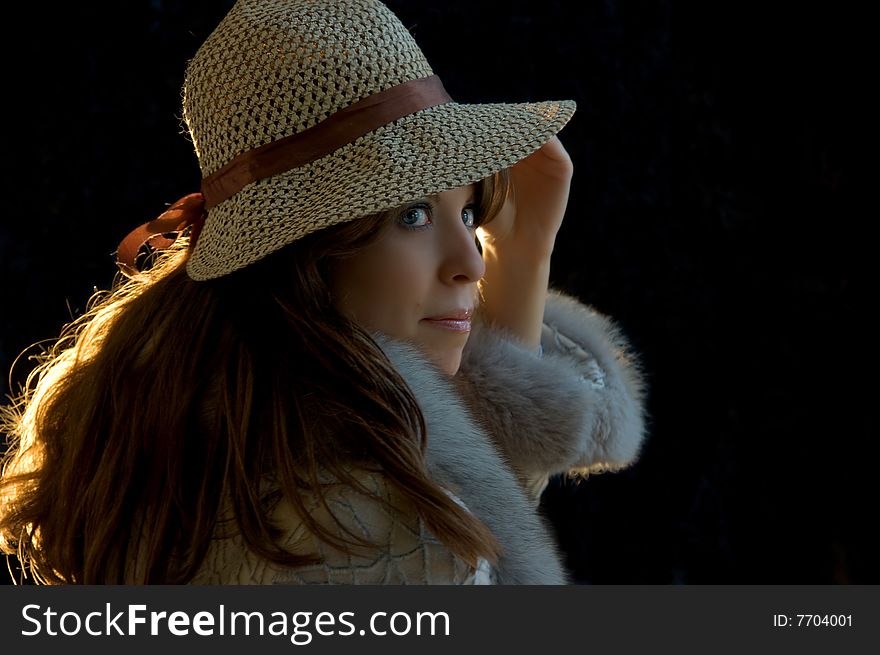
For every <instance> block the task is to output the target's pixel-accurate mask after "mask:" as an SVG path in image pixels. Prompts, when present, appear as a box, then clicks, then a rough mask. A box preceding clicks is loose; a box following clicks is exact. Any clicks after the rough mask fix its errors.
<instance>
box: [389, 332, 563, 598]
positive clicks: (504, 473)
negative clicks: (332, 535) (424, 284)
mask: <svg viewBox="0 0 880 655" xmlns="http://www.w3.org/2000/svg"><path fill="white" fill-rule="evenodd" d="M376 341H377V343H378V344H379V346H380V347H381V348H382V349H383V350H384V352H385V354H386V355H387V356H388V358H389V359H390V360H391V362H392V363H393V364H394V366H395V368H396V369H397V370H398V372H399V373H400V374H401V376H402V377H403V379H404V380H405V381H406V383H407V385H408V386H409V387H410V389H411V390H412V392H413V395H414V396H415V398H416V400H417V401H418V403H419V406H420V408H421V410H422V413H423V414H424V417H425V422H426V424H427V429H428V449H427V459H428V466H429V468H430V470H431V473H432V474H433V475H434V477H435V479H436V480H437V481H438V482H439V483H440V484H442V485H444V486H446V487H447V488H449V489H450V490H451V491H452V492H453V493H455V494H456V495H458V496H459V498H461V500H462V501H463V502H464V504H465V505H466V506H467V508H468V509H469V510H470V511H471V512H473V513H474V514H475V515H476V516H477V517H478V518H479V519H480V520H481V521H483V523H485V524H486V526H487V527H488V528H489V529H490V530H491V531H492V533H493V534H494V535H495V537H496V538H497V539H498V541H499V543H500V544H501V546H502V548H503V549H504V553H503V554H502V556H501V559H500V561H499V563H498V566H497V568H496V571H495V573H496V580H497V582H498V583H499V584H564V583H565V582H566V577H565V574H564V572H563V568H562V565H561V563H560V558H559V554H558V552H557V549H556V545H555V542H554V540H553V538H552V537H551V532H550V530H549V529H548V528H547V526H546V525H545V524H544V522H543V520H542V519H541V517H540V516H539V515H538V514H537V512H536V511H535V509H534V508H533V507H532V506H531V504H530V503H529V501H528V499H527V498H526V495H525V493H524V492H523V490H522V488H521V487H520V485H519V484H518V482H517V480H516V478H515V477H514V474H513V472H512V471H511V469H510V467H509V466H508V465H507V464H506V463H505V462H504V460H503V459H502V458H501V456H500V454H499V453H498V451H497V450H496V449H495V447H494V446H493V445H492V442H491V440H490V439H489V437H488V436H487V435H486V433H485V432H484V431H483V430H482V429H480V427H479V426H478V425H477V424H476V423H475V422H474V421H473V420H472V419H471V417H470V415H469V413H468V411H467V410H466V408H465V406H464V404H463V403H462V402H461V400H460V398H459V396H458V388H457V387H456V386H455V385H454V384H453V382H452V380H451V379H450V378H449V377H448V376H447V375H445V374H443V373H442V372H441V371H439V370H438V369H437V368H436V367H435V366H434V365H433V364H431V363H430V362H429V361H428V360H427V359H426V358H425V357H424V355H422V354H421V353H420V352H418V351H417V350H416V349H414V348H413V347H411V346H409V345H406V344H403V343H400V342H395V341H392V340H390V339H387V338H385V337H382V336H381V335H376Z"/></svg>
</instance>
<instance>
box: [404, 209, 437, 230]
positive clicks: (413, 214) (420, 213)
mask: <svg viewBox="0 0 880 655" xmlns="http://www.w3.org/2000/svg"><path fill="white" fill-rule="evenodd" d="M399 220H400V222H401V223H402V224H403V225H404V226H405V227H426V226H427V225H429V224H430V223H431V216H430V214H429V212H428V208H427V207H425V206H424V205H413V206H412V207H410V208H408V209H406V210H404V212H403V213H402V214H401V215H400V219H399Z"/></svg>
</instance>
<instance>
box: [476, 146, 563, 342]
mask: <svg viewBox="0 0 880 655" xmlns="http://www.w3.org/2000/svg"><path fill="white" fill-rule="evenodd" d="M573 170H574V168H573V165H572V163H571V158H570V157H569V156H568V153H567V152H566V151H565V148H563V147H562V143H561V142H560V141H559V139H558V138H556V137H553V138H552V139H550V141H548V142H547V143H545V144H544V146H543V147H542V148H541V149H540V150H538V151H537V152H535V153H533V154H531V155H530V156H528V157H526V158H525V159H523V160H522V161H520V162H518V163H517V164H515V165H514V166H513V167H511V169H510V175H511V182H512V189H511V193H510V195H509V196H508V198H507V201H506V202H505V203H504V207H503V208H502V209H501V212H499V214H498V216H496V217H495V218H494V219H493V220H492V221H491V222H490V223H489V224H488V225H486V226H485V227H481V228H480V232H481V234H480V238H481V241H482V244H483V259H484V261H485V262H486V274H485V275H484V276H483V280H482V281H481V283H480V291H481V293H482V297H483V304H482V314H483V316H484V318H485V320H486V321H487V322H488V323H490V324H492V325H494V326H495V327H498V328H501V329H503V330H505V331H506V332H508V333H509V334H510V335H512V336H513V337H515V338H517V339H518V340H520V341H521V342H522V343H523V345H524V346H526V347H528V348H530V349H534V350H537V349H538V346H539V344H540V343H541V326H542V323H543V318H544V303H545V301H546V298H547V285H548V282H549V279H550V255H551V254H552V253H553V246H554V245H555V243H556V234H557V232H559V228H560V227H561V225H562V219H563V217H564V216H565V208H566V206H567V205H568V192H569V187H570V185H571V177H572V173H573Z"/></svg>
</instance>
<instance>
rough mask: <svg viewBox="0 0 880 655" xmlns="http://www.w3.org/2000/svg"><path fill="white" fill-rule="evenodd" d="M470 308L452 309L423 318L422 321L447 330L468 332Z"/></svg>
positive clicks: (471, 311)
mask: <svg viewBox="0 0 880 655" xmlns="http://www.w3.org/2000/svg"><path fill="white" fill-rule="evenodd" d="M473 313H474V310H473V309H472V308H466V309H454V310H452V311H449V312H444V313H442V314H438V315H437V316H429V317H428V318H423V319H422V322H423V323H427V324H428V325H431V326H433V327H436V328H439V329H441V330H447V331H449V332H470V331H471V316H472V315H473Z"/></svg>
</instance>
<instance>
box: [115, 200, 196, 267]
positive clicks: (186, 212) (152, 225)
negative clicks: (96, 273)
mask: <svg viewBox="0 0 880 655" xmlns="http://www.w3.org/2000/svg"><path fill="white" fill-rule="evenodd" d="M206 215H207V212H206V211H205V197H204V196H203V195H202V194H201V193H191V194H189V195H187V196H184V197H183V198H181V199H180V200H178V201H177V202H175V203H174V204H173V205H171V207H169V208H168V209H167V210H166V211H164V212H162V214H160V215H159V217H158V218H156V219H154V220H152V221H150V222H149V223H144V224H143V225H141V226H140V227H138V228H135V229H134V230H132V231H131V232H130V233H129V234H128V236H127V237H125V238H124V239H123V240H122V243H120V244H119V248H117V249H116V264H117V265H118V266H119V270H120V271H122V274H123V275H125V276H126V277H133V276H135V275H137V274H138V273H139V272H140V271H139V270H138V268H137V265H136V264H135V260H136V259H137V256H138V253H139V252H140V249H141V248H143V247H144V246H149V247H150V248H151V249H152V250H164V249H165V248H167V247H168V246H170V245H171V244H172V243H174V241H175V239H177V237H178V236H180V233H181V232H183V231H184V230H185V229H186V228H188V227H189V228H191V229H190V233H189V238H190V241H189V244H190V248H194V247H195V245H196V239H198V237H199V232H201V230H202V226H203V225H204V223H205V216H206ZM173 233H176V234H173ZM170 234H173V237H169V236H168V235H170Z"/></svg>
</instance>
